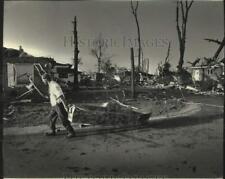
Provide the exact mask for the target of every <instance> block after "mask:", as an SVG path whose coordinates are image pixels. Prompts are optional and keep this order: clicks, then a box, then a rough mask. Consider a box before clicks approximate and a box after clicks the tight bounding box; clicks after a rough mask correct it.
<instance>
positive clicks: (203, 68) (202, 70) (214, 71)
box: [189, 58, 224, 82]
mask: <svg viewBox="0 0 225 179" xmlns="http://www.w3.org/2000/svg"><path fill="white" fill-rule="evenodd" d="M197 60H198V63H197V64H195V65H192V66H191V67H189V69H190V71H191V74H192V80H193V81H195V82H201V81H206V80H207V79H212V80H217V79H218V77H220V76H222V75H224V63H223V62H222V60H221V61H219V62H218V63H213V62H210V61H209V59H207V58H203V59H197Z"/></svg>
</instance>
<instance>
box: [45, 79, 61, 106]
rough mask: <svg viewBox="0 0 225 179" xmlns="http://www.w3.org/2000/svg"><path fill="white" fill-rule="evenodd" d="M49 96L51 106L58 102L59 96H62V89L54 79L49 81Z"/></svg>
mask: <svg viewBox="0 0 225 179" xmlns="http://www.w3.org/2000/svg"><path fill="white" fill-rule="evenodd" d="M48 90H49V96H50V103H51V105H52V106H55V105H56V104H57V103H59V102H60V101H59V99H58V98H59V97H60V96H64V94H63V91H62V89H61V87H60V86H59V84H58V83H56V82H55V81H50V82H49V89H48Z"/></svg>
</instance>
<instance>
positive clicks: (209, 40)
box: [204, 38, 222, 45]
mask: <svg viewBox="0 0 225 179" xmlns="http://www.w3.org/2000/svg"><path fill="white" fill-rule="evenodd" d="M204 40H206V41H208V42H214V43H216V44H218V45H220V44H221V43H222V42H221V41H219V40H218V39H216V40H215V39H208V38H206V39H204Z"/></svg>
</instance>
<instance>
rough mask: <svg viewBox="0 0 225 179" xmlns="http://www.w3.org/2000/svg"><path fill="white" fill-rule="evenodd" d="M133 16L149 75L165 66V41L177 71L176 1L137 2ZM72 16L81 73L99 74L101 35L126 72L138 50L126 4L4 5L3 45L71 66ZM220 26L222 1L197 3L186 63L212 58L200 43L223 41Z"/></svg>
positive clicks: (210, 50)
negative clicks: (95, 44) (97, 45)
mask: <svg viewBox="0 0 225 179" xmlns="http://www.w3.org/2000/svg"><path fill="white" fill-rule="evenodd" d="M137 13H138V20H139V24H140V31H141V39H142V48H143V54H144V58H149V60H150V68H149V69H150V70H149V73H155V71H156V68H157V64H158V63H160V62H161V61H164V59H165V57H166V53H167V49H168V44H169V42H171V53H170V57H169V60H170V62H171V64H172V69H176V65H177V64H178V59H179V44H178V37H177V31H176V2H175V1H172V0H169V1H162V0H161V1H140V2H139V7H138V11H137ZM74 16H76V17H77V30H78V38H79V50H80V53H79V57H80V58H81V59H82V63H83V64H82V65H81V66H80V69H81V70H85V71H92V72H94V71H96V70H97V60H96V58H95V57H94V56H93V55H92V54H91V48H93V45H92V42H93V40H94V39H95V38H97V37H98V36H99V34H100V33H101V34H102V37H103V38H104V40H105V41H106V42H107V45H108V48H107V50H106V53H107V55H112V56H113V58H112V59H111V60H112V63H113V64H116V65H117V66H120V67H127V68H130V66H131V65H130V48H131V47H134V49H135V54H136V55H137V47H138V46H137V43H136V44H135V41H136V39H137V27H136V24H135V20H134V17H133V15H132V13H131V9H130V1H107V2H106V1H103V0H101V1H100V0H99V1H96V0H95V1H91V0H89V1H88V0H87V1H82V2H81V1H5V2H4V25H3V29H4V31H3V44H4V46H5V47H8V48H16V49H18V48H19V46H20V45H21V46H22V47H23V49H24V50H25V51H26V52H28V53H29V54H32V55H34V56H45V57H52V58H54V59H55V60H56V61H57V62H60V63H72V59H73V44H72V42H73V39H72V38H73V24H72V21H73V19H74ZM223 27H224V25H223V2H222V1H195V2H194V3H193V5H192V7H191V9H190V13H189V17H188V24H187V40H186V52H185V61H186V62H187V61H194V60H195V59H196V58H197V57H211V56H213V54H214V53H215V51H216V49H217V48H218V46H217V45H216V44H214V43H209V42H207V41H205V40H204V38H215V39H222V38H223V34H224V30H223ZM221 55H222V54H221ZM136 61H137V60H136ZM185 65H187V64H186V63H185Z"/></svg>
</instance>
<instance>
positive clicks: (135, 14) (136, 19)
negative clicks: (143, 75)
mask: <svg viewBox="0 0 225 179" xmlns="http://www.w3.org/2000/svg"><path fill="white" fill-rule="evenodd" d="M131 9H132V14H133V15H134V18H135V22H136V25H137V34H138V72H140V71H141V35H140V27H139V22H138V18H137V9H138V1H137V2H136V6H135V7H134V6H133V2H132V0H131Z"/></svg>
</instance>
